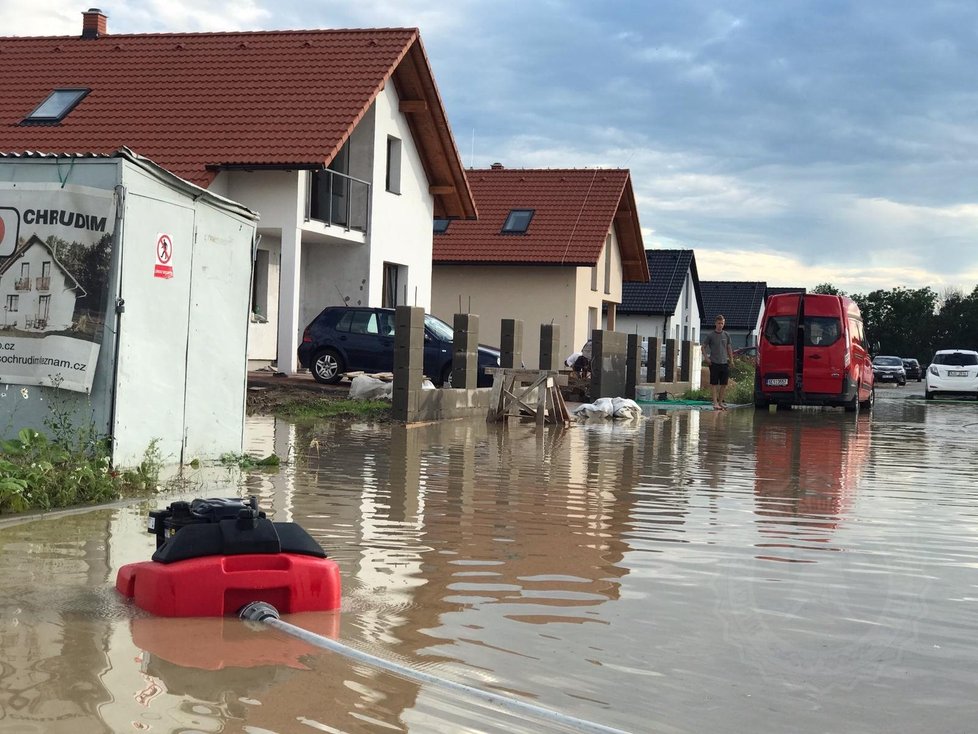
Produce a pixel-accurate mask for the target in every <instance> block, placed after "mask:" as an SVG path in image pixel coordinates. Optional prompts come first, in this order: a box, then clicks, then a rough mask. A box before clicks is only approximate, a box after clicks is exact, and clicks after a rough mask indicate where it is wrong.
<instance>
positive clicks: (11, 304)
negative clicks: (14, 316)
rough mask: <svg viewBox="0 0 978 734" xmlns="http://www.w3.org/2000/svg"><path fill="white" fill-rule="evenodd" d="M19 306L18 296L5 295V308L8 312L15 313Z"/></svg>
mask: <svg viewBox="0 0 978 734" xmlns="http://www.w3.org/2000/svg"><path fill="white" fill-rule="evenodd" d="M19 306H20V296H7V306H6V309H7V311H9V312H10V313H16V312H17V309H18V308H19Z"/></svg>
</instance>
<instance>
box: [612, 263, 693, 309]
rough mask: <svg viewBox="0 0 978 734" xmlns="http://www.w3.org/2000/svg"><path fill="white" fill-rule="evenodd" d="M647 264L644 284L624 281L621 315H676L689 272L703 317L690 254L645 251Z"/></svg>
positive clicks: (620, 306) (620, 307)
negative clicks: (647, 276)
mask: <svg viewBox="0 0 978 734" xmlns="http://www.w3.org/2000/svg"><path fill="white" fill-rule="evenodd" d="M645 258H646V260H648V262H649V275H650V276H651V280H650V281H649V282H648V283H636V282H629V281H626V282H624V283H622V288H621V304H620V305H619V306H618V308H617V311H618V313H621V314H642V315H646V316H670V315H672V314H673V313H675V312H676V304H678V303H679V295H680V294H681V293H682V292H683V284H684V283H685V282H686V273H688V272H692V275H693V292H694V293H695V294H696V303H697V305H698V306H699V310H700V313H703V296H702V295H701V294H700V278H699V274H698V273H697V272H696V256H695V255H694V254H693V251H692V250H646V251H645Z"/></svg>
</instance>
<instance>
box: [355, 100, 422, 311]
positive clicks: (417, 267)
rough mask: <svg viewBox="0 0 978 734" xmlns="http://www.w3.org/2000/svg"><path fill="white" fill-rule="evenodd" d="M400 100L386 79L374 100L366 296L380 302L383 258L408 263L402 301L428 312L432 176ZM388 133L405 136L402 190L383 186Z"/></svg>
mask: <svg viewBox="0 0 978 734" xmlns="http://www.w3.org/2000/svg"><path fill="white" fill-rule="evenodd" d="M398 102H399V101H398V97H397V93H396V91H395V90H394V85H393V84H388V85H387V86H386V87H385V89H384V91H383V92H382V93H381V94H379V95H378V96H377V101H376V103H375V120H376V126H375V130H374V151H375V155H374V170H373V179H372V180H373V182H374V185H373V207H372V211H371V217H370V265H369V273H364V277H366V278H367V287H368V290H367V299H368V305H370V306H380V305H381V298H382V295H383V294H382V291H383V285H382V284H383V272H384V263H385V262H389V263H396V264H398V265H402V266H406V268H407V282H406V283H405V282H401V283H400V284H399V293H398V294H397V299H398V300H397V303H398V305H407V306H418V307H421V308H424V309H425V310H428V311H430V310H431V307H432V303H431V291H432V286H431V249H432V218H433V216H434V200H433V198H432V196H431V194H430V193H428V187H429V181H428V177H427V174H426V173H425V171H424V166H422V164H421V157H420V155H419V154H418V149H417V146H416V145H415V141H414V139H413V137H412V136H411V130H410V128H409V127H408V122H407V119H406V118H405V116H404V115H403V114H402V113H401V112H400V111H399V110H398ZM389 135H390V136H393V137H395V138H398V139H399V140H400V141H401V192H400V194H394V193H391V192H389V191H387V190H386V189H385V179H386V172H387V137H388V136H389ZM402 272H403V270H402ZM405 293H406V300H405Z"/></svg>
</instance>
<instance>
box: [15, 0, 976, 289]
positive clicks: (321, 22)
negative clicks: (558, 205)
mask: <svg viewBox="0 0 978 734" xmlns="http://www.w3.org/2000/svg"><path fill="white" fill-rule="evenodd" d="M85 3H87V4H85ZM85 3H75V2H70V1H69V0H32V1H31V2H26V1H25V0H0V23H2V30H0V34H2V35H11V34H16V35H60V34H67V35H76V34H78V33H80V30H81V13H82V11H84V10H85V9H87V8H88V7H91V6H93V5H95V6H97V7H100V8H101V9H102V11H103V12H104V13H105V14H106V15H108V17H109V20H108V24H109V32H110V33H155V32H172V31H177V32H185V31H186V32H191V31H219V30H256V29H296V28H342V27H368V26H385V27H387V26H409V27H418V28H420V29H421V35H422V40H423V42H424V44H425V48H426V50H427V52H428V56H429V59H430V61H431V64H432V67H433V69H434V74H435V79H436V81H437V82H438V85H439V89H440V91H441V94H442V98H443V100H444V102H445V106H446V108H447V110H448V115H449V119H450V121H451V124H452V128H453V130H454V133H455V137H456V141H457V143H458V148H459V150H460V152H461V154H462V157H463V160H464V162H465V165H466V166H474V167H485V166H488V165H490V164H491V163H493V162H496V161H499V162H501V163H503V164H504V165H506V166H507V167H527V168H529V167H575V168H590V167H595V166H600V167H622V168H628V169H630V170H631V172H632V178H633V182H634V185H635V190H636V196H637V197H638V204H639V217H640V220H641V223H642V228H643V231H644V235H645V246H646V247H649V248H651V247H657V248H658V247H667V248H692V249H694V250H695V251H696V260H697V265H698V267H699V273H700V277H701V278H702V279H703V280H765V281H767V282H768V284H770V285H803V286H808V287H812V286H814V285H816V284H818V283H821V282H826V281H828V282H831V283H834V284H835V285H837V286H839V287H841V288H843V289H845V290H849V291H853V292H858V293H867V292H869V291H871V290H874V289H876V288H893V287H896V286H903V287H907V288H918V287H922V286H931V287H933V288H934V289H935V290H937V291H938V292H939V293H942V292H944V291H945V290H946V289H947V288H959V289H961V290H964V291H965V292H970V291H971V290H972V289H973V288H974V287H975V285H976V283H978V247H975V243H976V239H978V238H976V235H978V76H976V73H975V69H976V68H978V58H976V57H978V3H975V2H972V1H970V0H929V2H920V1H919V0H858V1H857V0H849V1H848V2H847V1H844V0H784V1H779V0H603V1H602V2H598V1H596V0H590V1H588V0H444V1H442V2H434V1H429V2H421V1H419V0H275V2H271V1H270V0H239V1H238V2H221V1H219V0H213V1H210V0H195V1H193V2H190V1H187V0H138V2H137V1H136V0H133V1H131V2H122V1H121V0H98V2H97V4H96V3H93V2H92V1H91V0H85Z"/></svg>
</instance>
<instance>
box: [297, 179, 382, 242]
mask: <svg viewBox="0 0 978 734" xmlns="http://www.w3.org/2000/svg"><path fill="white" fill-rule="evenodd" d="M369 215H370V183H368V182H367V181H361V180H360V179H358V178H353V177H352V176H347V175H346V174H345V173H339V172H337V171H332V170H330V169H328V168H327V169H325V170H322V171H314V172H313V174H312V176H311V183H310V186H309V196H308V200H307V201H306V218H307V219H314V220H316V221H318V222H325V223H326V224H329V225H331V226H335V227H343V228H344V229H346V230H355V231H357V232H363V233H366V231H367V222H368V221H369Z"/></svg>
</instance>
